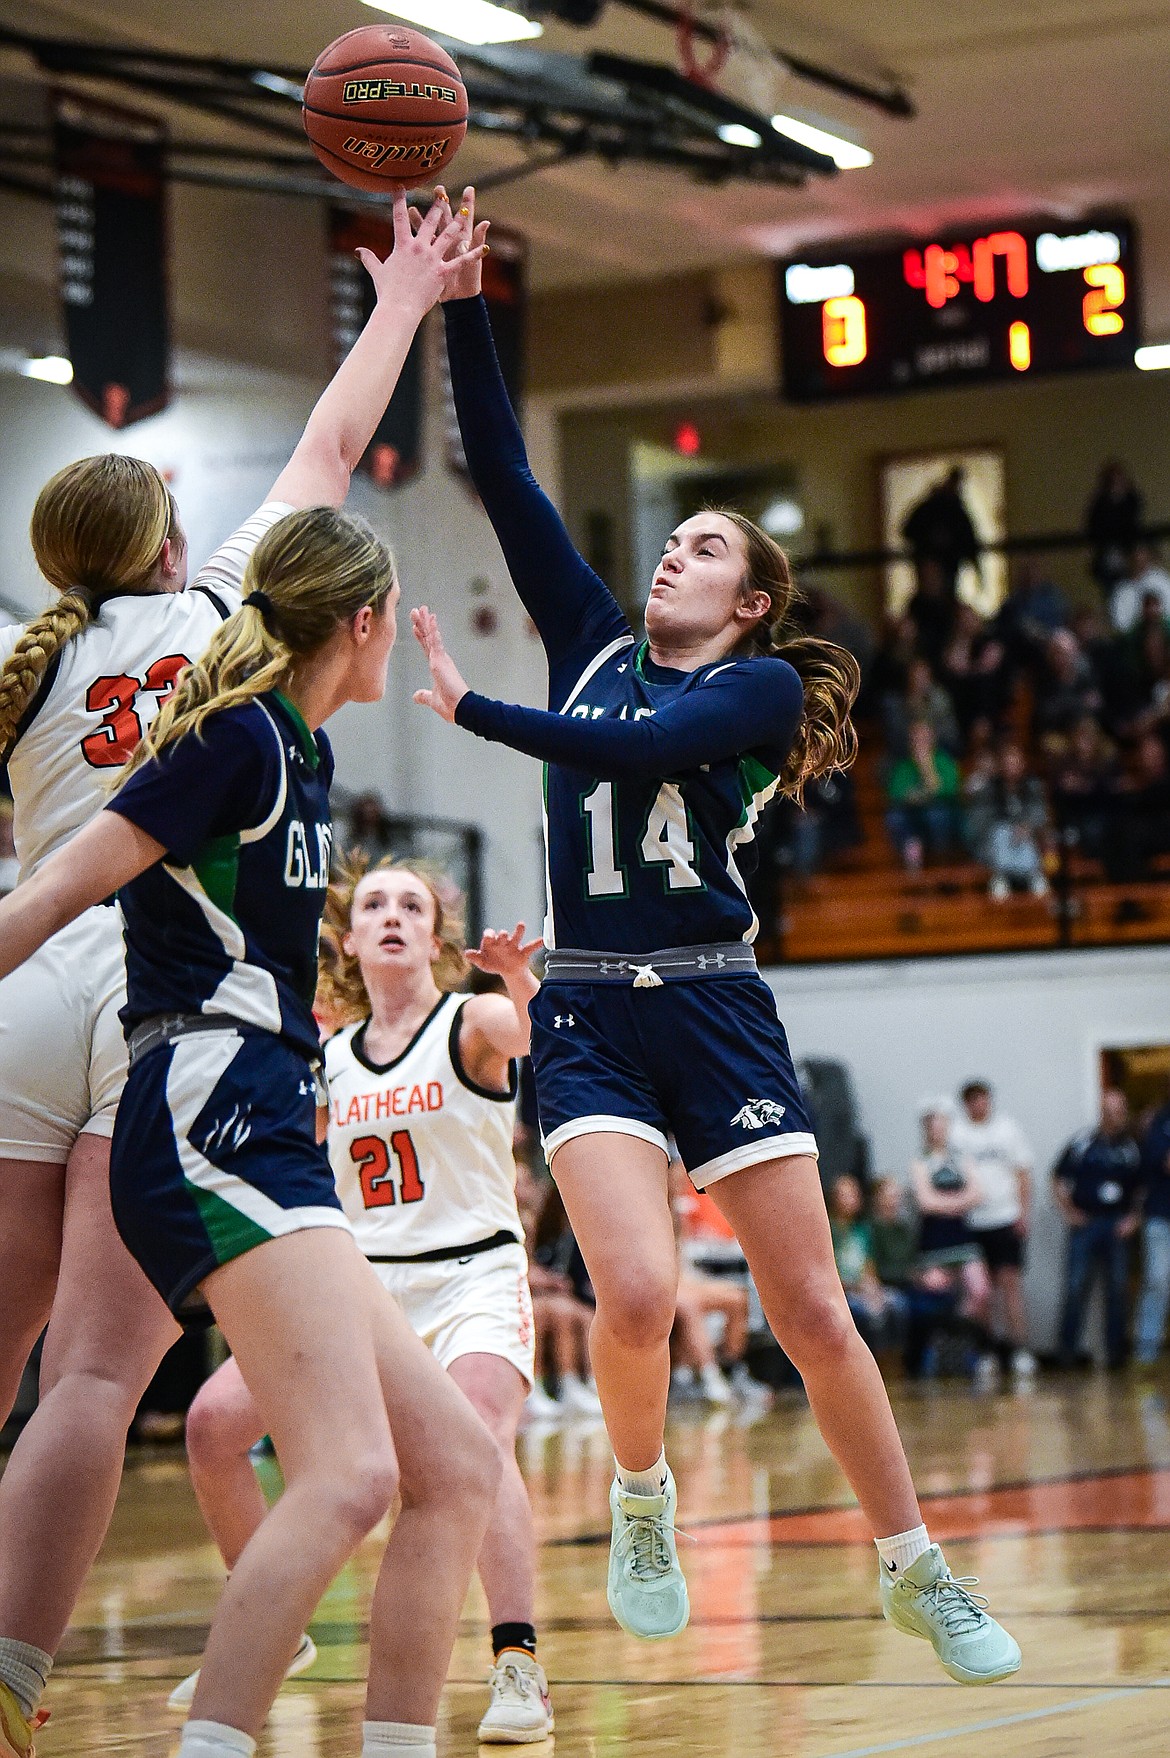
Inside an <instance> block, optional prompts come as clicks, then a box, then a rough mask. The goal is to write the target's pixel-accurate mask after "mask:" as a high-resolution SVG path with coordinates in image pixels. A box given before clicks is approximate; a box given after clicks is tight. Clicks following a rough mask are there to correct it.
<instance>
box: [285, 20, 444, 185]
mask: <svg viewBox="0 0 1170 1758" xmlns="http://www.w3.org/2000/svg"><path fill="white" fill-rule="evenodd" d="M302 113H303V116H304V121H305V133H306V134H307V135H308V137H309V140H310V142H311V143H312V147H313V151H314V152H315V153H316V155H317V157H318V158H319V159H320V161H321V163H322V164H323V165H324V166H325V167H326V169H327V170H329V171H332V172H333V175H334V176H335V177H340V178H341V181H342V182H343V183H350V184H352V185H353V187H354V188H355V189H380V190H387V189H393V188H394V187H395V186H399V187H401V188H403V189H412V188H413V187H414V186H415V184H417V183H427V182H429V181H430V180H431V178H433V177H435V176H436V175H437V174H438V173H439V172H440V171H442V170H443V169H444V167H445V166H447V165H449V164H450V163H451V160H452V159H453V158H454V157H455V154H456V153H457V152H458V150H459V148H460V146H461V145H462V142H463V136H464V135H465V134H466V133H467V90H466V87H465V86H464V84H463V80H462V78H461V77H460V73H459V69H458V67H456V65H455V63H454V61H452V59H451V57H450V55H448V54H447V53H446V52H445V51H444V50H442V49H440V48H439V45H438V44H437V43H432V42H431V39H430V38H429V37H424V35H423V33H422V32H421V31H416V30H411V28H410V26H409V25H405V24H364V25H362V26H360V28H359V29H357V30H353V31H346V33H345V35H344V36H343V37H338V39H337V41H336V42H335V43H330V45H329V47H328V48H327V49H322V51H321V53H320V54H319V55H318V57H317V59H316V61H314V63H313V65H312V68H311V69H310V71H309V77H308V79H307V80H306V81H305V100H304V110H303V112H302Z"/></svg>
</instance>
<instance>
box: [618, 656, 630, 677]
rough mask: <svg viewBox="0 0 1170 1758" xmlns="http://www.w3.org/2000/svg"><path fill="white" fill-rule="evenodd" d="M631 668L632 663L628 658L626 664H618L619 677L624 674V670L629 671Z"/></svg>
mask: <svg viewBox="0 0 1170 1758" xmlns="http://www.w3.org/2000/svg"><path fill="white" fill-rule="evenodd" d="M629 669H630V663H629V660H627V661H626V663H625V665H619V666H618V677H619V678H620V677H621V675H622V673H623V672H624V671H629Z"/></svg>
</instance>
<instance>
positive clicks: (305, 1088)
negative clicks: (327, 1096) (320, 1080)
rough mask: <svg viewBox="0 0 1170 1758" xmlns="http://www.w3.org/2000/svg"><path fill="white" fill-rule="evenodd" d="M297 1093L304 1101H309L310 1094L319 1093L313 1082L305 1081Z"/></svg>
mask: <svg viewBox="0 0 1170 1758" xmlns="http://www.w3.org/2000/svg"><path fill="white" fill-rule="evenodd" d="M297 1091H298V1092H299V1093H300V1095H301V1098H302V1099H307V1098H308V1096H309V1094H310V1093H315V1092H316V1091H317V1088H316V1086H315V1084H314V1083H313V1082H312V1081H311V1080H303V1081H302V1082H301V1084H300V1086H299V1087H298V1088H297Z"/></svg>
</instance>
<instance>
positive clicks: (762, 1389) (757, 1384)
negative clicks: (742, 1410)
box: [727, 1361, 772, 1405]
mask: <svg viewBox="0 0 1170 1758" xmlns="http://www.w3.org/2000/svg"><path fill="white" fill-rule="evenodd" d="M727 1380H728V1384H729V1385H730V1387H731V1389H732V1391H733V1392H734V1393H735V1395H736V1397H737V1398H738V1399H740V1401H741V1402H742V1403H744V1404H759V1405H765V1404H767V1405H770V1404H771V1402H772V1391H771V1388H770V1387H769V1386H766V1385H764V1383H763V1381H762V1380H758V1379H757V1378H756V1377H755V1375H754V1374H752V1373H749V1372H748V1369H747V1368H746V1367H745V1366H744V1363H743V1362H742V1361H737V1362H736V1364H735V1366H734V1367H733V1368H732V1370H731V1372H730V1373H729V1374H728V1376H727Z"/></svg>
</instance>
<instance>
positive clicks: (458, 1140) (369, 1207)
mask: <svg viewBox="0 0 1170 1758" xmlns="http://www.w3.org/2000/svg"><path fill="white" fill-rule="evenodd" d="M468 999H469V997H468V996H466V995H445V996H444V997H443V999H442V1001H440V1002H439V1004H438V1006H437V1007H436V1008H435V1009H434V1011H433V1012H432V1013H431V1014H430V1016H429V1018H427V1019H426V1020H425V1021H424V1022H423V1024H422V1025H421V1026H420V1028H419V1030H418V1031H417V1032H416V1033H415V1035H414V1038H413V1039H412V1040H411V1042H410V1043H409V1044H408V1045H407V1046H406V1049H405V1050H404V1051H403V1052H402V1054H401V1055H400V1056H397V1057H395V1058H394V1060H393V1061H392V1062H386V1063H378V1062H375V1061H374V1060H373V1059H372V1057H370V1055H369V1054H368V1053H367V1051H366V1047H365V1045H366V1026H367V1024H368V1021H365V1020H363V1021H362V1023H361V1024H360V1025H354V1026H347V1027H346V1028H345V1029H344V1030H343V1031H340V1032H338V1033H337V1034H336V1036H334V1037H332V1038H330V1040H329V1042H328V1043H327V1044H326V1046H325V1072H326V1075H327V1077H328V1081H329V1159H330V1163H331V1164H332V1167H333V1176H334V1178H335V1180H336V1182H337V1194H338V1196H339V1197H340V1198H341V1204H342V1207H343V1208H344V1210H345V1212H346V1214H347V1215H348V1216H349V1219H350V1220H351V1222H352V1223H353V1229H354V1232H355V1234H356V1235H357V1241H358V1244H359V1245H360V1246H361V1249H362V1251H363V1252H364V1253H365V1254H366V1256H367V1257H369V1258H374V1259H378V1258H415V1257H420V1256H422V1255H424V1254H427V1253H432V1252H445V1253H448V1254H449V1255H451V1256H455V1255H457V1252H458V1248H459V1247H460V1246H464V1245H474V1244H476V1243H477V1242H478V1241H480V1240H483V1239H490V1238H491V1237H492V1236H493V1235H495V1234H507V1235H510V1236H511V1237H512V1238H513V1239H515V1240H517V1241H520V1240H523V1237H524V1230H523V1228H522V1226H521V1224H520V1216H519V1214H518V1213H517V1210H516V1165H515V1161H514V1160H513V1158H512V1130H513V1123H514V1116H515V1098H516V1082H517V1075H516V1067H515V1064H513V1065H512V1066H511V1069H510V1071H509V1081H508V1091H507V1092H500V1093H493V1092H491V1091H489V1090H488V1089H487V1088H486V1087H481V1086H479V1085H477V1084H476V1082H475V1081H474V1080H472V1078H471V1076H470V1075H469V1074H468V1073H467V1071H466V1069H465V1068H464V1066H463V1060H462V1057H461V1056H460V1053H459V1029H460V1015H461V1013H462V1011H463V1008H464V1005H465V1004H466V1002H467V1001H468Z"/></svg>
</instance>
